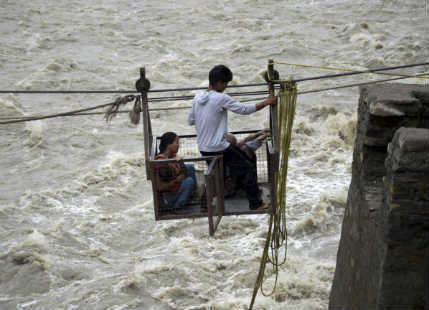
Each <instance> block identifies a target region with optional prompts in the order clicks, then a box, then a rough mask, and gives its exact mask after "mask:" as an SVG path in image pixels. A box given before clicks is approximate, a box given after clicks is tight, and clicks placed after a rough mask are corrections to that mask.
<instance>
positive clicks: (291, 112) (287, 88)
mask: <svg viewBox="0 0 429 310" xmlns="http://www.w3.org/2000/svg"><path fill="white" fill-rule="evenodd" d="M297 94H298V92H297V87H296V84H295V83H290V82H289V81H282V82H281V83H280V91H279V92H278V100H279V102H278V104H277V105H276V109H277V115H278V118H277V124H276V126H277V133H278V138H277V141H276V143H277V145H276V149H277V150H278V152H279V167H278V170H277V171H276V172H275V175H274V184H273V186H274V192H275V199H276V201H277V204H276V209H275V210H274V212H273V213H272V214H271V215H270V219H269V226H268V233H267V238H266V240H265V246H264V251H263V253H262V258H261V263H260V267H259V272H258V276H257V278H256V282H255V286H254V289H253V294H252V300H251V302H250V307H249V310H252V309H253V305H254V302H255V299H256V295H257V294H258V291H259V289H260V290H261V292H262V294H263V295H264V296H270V295H272V294H273V293H274V291H275V289H276V286H277V279H278V273H279V266H281V265H283V264H284V263H285V262H286V254H287V227H286V180H287V171H288V160H289V147H290V142H291V139H292V127H293V121H294V118H295V110H296V98H297ZM282 249H284V256H283V257H281V256H280V255H279V252H280V251H281V250H282ZM267 263H270V264H271V265H272V268H273V272H274V274H275V282H274V285H273V288H272V290H271V291H270V292H268V293H266V292H265V291H264V288H263V282H264V274H265V269H266V266H267Z"/></svg>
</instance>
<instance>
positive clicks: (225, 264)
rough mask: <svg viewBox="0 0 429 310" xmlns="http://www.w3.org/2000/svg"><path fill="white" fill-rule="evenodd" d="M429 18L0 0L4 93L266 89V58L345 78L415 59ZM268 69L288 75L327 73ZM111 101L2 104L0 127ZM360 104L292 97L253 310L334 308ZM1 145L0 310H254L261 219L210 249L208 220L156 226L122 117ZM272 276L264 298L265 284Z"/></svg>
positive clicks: (320, 7)
mask: <svg viewBox="0 0 429 310" xmlns="http://www.w3.org/2000/svg"><path fill="white" fill-rule="evenodd" d="M428 6H429V4H428V2H427V0H404V1H399V0H386V1H383V0H379V1H376V0H370V1H367V0H365V1H363V0H358V1H356V0H303V1H291V0H287V1H286V0H285V1H275V0H267V1H258V0H230V1H224V0H220V1H196V0H182V1H154V0H147V1H140V2H138V1H137V2H136V1H129V0H124V1H113V0H89V1H82V0H57V1H48V0H34V1H22V0H14V1H10V0H1V1H0V17H1V18H0V33H1V36H0V42H1V44H0V72H1V75H2V79H1V80H0V89H20V90H41V89H43V90H58V89H62V90H84V89H86V90H91V89H94V90H110V89H115V90H116V89H124V90H132V89H133V87H134V82H135V80H136V79H137V78H138V76H139V67H141V66H145V67H146V71H147V76H148V78H149V79H150V80H151V82H152V87H153V88H158V89H159V88H172V87H190V86H205V85H207V83H208V82H207V72H208V70H209V69H210V68H211V67H212V66H214V65H216V64H219V63H223V64H226V65H228V66H229V67H230V68H231V69H232V71H233V72H234V74H235V75H234V83H237V84H243V83H259V82H262V81H263V80H262V78H261V72H262V71H263V70H265V66H266V61H267V59H268V58H273V59H275V60H278V61H282V60H283V61H290V62H295V63H304V64H317V65H330V66H338V67H348V68H354V69H366V68H376V67H382V66H393V65H400V64H409V63H415V62H423V61H427V60H428V59H429V57H428V56H429V52H428V46H429V38H428V34H429V29H428V28H429V16H428V13H429V11H428V10H429V8H428ZM277 68H278V69H279V71H280V73H281V75H282V77H288V76H294V77H305V76H313V75H320V74H325V73H327V72H324V71H321V70H314V69H306V70H303V69H298V68H291V67H286V66H280V65H278V66H277ZM424 70H426V71H427V70H428V68H415V69H413V70H408V71H405V70H404V71H402V72H407V73H421V72H423V71H424ZM375 78H377V77H371V76H366V77H364V76H359V77H354V78H348V79H345V78H343V79H332V80H325V81H313V82H306V83H300V84H298V88H299V90H309V89H314V88H319V87H328V86H334V85H338V84H341V83H348V82H356V81H359V82H360V81H363V80H369V79H375ZM382 78H383V77H382ZM404 83H427V81H424V80H417V79H410V80H406V81H404ZM264 89H265V88H264V87H262V88H261V90H264ZM175 94H176V95H181V94H189V93H185V92H182V93H175ZM115 98H116V95H80V94H79V95H76V94H73V95H12V94H5V95H1V96H0V117H1V118H5V117H11V116H23V115H35V114H48V113H53V112H61V111H68V110H73V109H77V108H82V107H88V106H94V105H99V104H103V103H108V102H112V101H113V100H114V99H115ZM357 102H358V89H357V88H348V89H342V90H335V91H328V92H322V93H315V94H311V95H310V94H307V95H301V96H298V105H297V116H296V119H295V125H294V132H293V140H292V146H291V158H290V164H289V175H288V186H287V189H288V197H287V201H288V210H287V216H288V231H289V248H288V260H287V263H286V264H285V265H284V266H283V267H282V268H281V270H280V278H279V283H278V287H277V291H276V292H275V294H274V295H272V296H270V297H264V296H262V295H261V294H259V296H258V298H257V300H256V306H255V309H259V310H261V309H326V308H327V304H328V299H329V291H330V287H331V281H332V278H333V274H334V269H335V259H336V251H337V246H338V241H339V237H340V236H339V234H340V226H341V222H342V215H343V210H344V206H345V203H346V199H347V189H348V185H349V182H350V177H351V175H350V173H351V168H350V167H351V159H352V151H353V142H354V135H355V125H356V108H357ZM187 105H190V102H189V101H188V102H171V103H168V104H158V105H156V107H158V106H159V107H161V106H162V107H165V106H187ZM152 107H155V104H154V105H153V106H152ZM186 114H187V111H186V110H179V111H177V110H174V111H168V112H165V111H161V112H154V113H153V114H152V118H153V124H152V125H153V128H154V131H155V132H156V133H158V134H160V133H162V132H164V131H167V130H171V129H173V130H174V131H176V132H178V133H181V134H184V133H193V130H194V129H193V127H190V126H188V125H186V122H185V120H186V116H187V115H186ZM229 124H230V130H238V129H260V128H263V127H265V126H267V123H266V111H262V112H258V113H255V114H253V115H251V116H232V115H230V120H229ZM0 145H1V146H0V169H1V178H0V184H1V188H0V236H1V238H0V243H1V244H0V309H2V310H9V309H67V310H71V309H109V310H125V309H187V310H191V309H194V310H196V309H207V310H208V309H216V310H220V309H225V310H226V309H246V308H247V307H248V305H249V301H250V296H251V292H252V289H253V285H254V281H255V278H256V275H257V270H258V267H259V261H260V255H261V254H262V250H263V249H262V246H263V243H264V240H265V235H266V231H267V224H268V217H267V216H243V217H227V218H223V220H222V222H221V224H220V227H219V229H218V231H217V233H216V235H215V236H214V237H213V238H210V237H209V236H208V228H207V227H208V226H207V219H204V218H203V219H198V220H194V221H192V220H179V221H165V222H155V221H154V215H153V201H152V193H151V185H150V183H149V182H148V181H147V180H146V175H145V167H144V154H143V138H142V129H141V126H134V125H130V123H129V121H128V118H127V116H126V114H125V115H124V114H122V115H120V116H118V117H116V118H114V119H113V121H112V122H111V123H110V124H106V122H105V121H104V120H103V118H102V116H101V115H92V116H84V117H68V118H55V119H50V120H43V121H35V122H29V123H27V124H23V123H21V124H15V125H0ZM267 276H268V279H267V285H268V286H269V285H270V284H272V283H273V280H274V278H273V277H272V276H270V272H268V273H267Z"/></svg>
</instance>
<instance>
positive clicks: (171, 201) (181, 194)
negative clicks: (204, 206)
mask: <svg viewBox="0 0 429 310" xmlns="http://www.w3.org/2000/svg"><path fill="white" fill-rule="evenodd" d="M196 186H197V181H196V179H195V167H194V165H192V164H186V178H184V179H183V180H182V182H181V183H180V186H179V189H178V190H177V193H176V194H175V195H169V194H167V193H164V194H162V198H163V203H162V205H163V207H162V210H163V211H164V210H165V211H167V210H174V209H179V208H183V207H184V206H185V204H186V202H187V201H188V199H189V198H190V197H191V196H192V194H193V193H194V191H195V188H196Z"/></svg>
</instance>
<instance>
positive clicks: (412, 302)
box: [329, 84, 429, 310]
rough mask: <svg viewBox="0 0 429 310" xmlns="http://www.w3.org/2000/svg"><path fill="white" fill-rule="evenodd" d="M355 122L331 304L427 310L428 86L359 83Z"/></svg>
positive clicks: (428, 257)
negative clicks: (345, 205) (367, 85)
mask: <svg viewBox="0 0 429 310" xmlns="http://www.w3.org/2000/svg"><path fill="white" fill-rule="evenodd" d="M357 127H358V128H357V137H356V141H355V148H354V154H353V167H352V169H353V171H352V181H351V185H350V188H349V195H348V201H347V207H346V211H345V215H344V220H343V226H342V232H341V240H340V247H339V250H338V254H337V266H336V272H335V277H334V281H333V285H332V290H331V295H330V303H329V309H331V310H336V309H393V308H395V309H426V308H425V303H426V304H427V303H428V300H427V298H428V297H427V294H428V291H427V290H428V286H429V279H428V264H429V263H428V261H429V254H428V247H429V245H428V240H429V87H428V86H422V85H404V84H384V85H374V86H371V87H364V88H361V94H360V100H359V108H358V125H357ZM425 295H426V296H425ZM427 306H428V305H426V307H427ZM401 307H402V308H401Z"/></svg>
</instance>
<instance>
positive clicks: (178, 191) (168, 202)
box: [155, 132, 196, 211]
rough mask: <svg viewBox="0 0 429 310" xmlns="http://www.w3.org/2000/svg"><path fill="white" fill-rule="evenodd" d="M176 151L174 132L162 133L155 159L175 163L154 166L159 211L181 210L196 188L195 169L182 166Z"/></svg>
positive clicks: (177, 149)
mask: <svg viewBox="0 0 429 310" xmlns="http://www.w3.org/2000/svg"><path fill="white" fill-rule="evenodd" d="M178 151H179V136H178V135H177V134H176V133H174V132H166V133H164V134H163V135H162V136H161V142H160V145H159V154H157V155H156V156H155V159H175V160H176V161H175V162H169V163H162V162H160V163H158V164H156V165H155V170H156V173H155V174H156V177H157V184H158V192H159V194H160V195H159V198H160V205H161V211H171V210H177V209H183V208H184V206H185V204H186V202H187V201H188V200H189V198H190V197H192V195H193V193H194V191H195V188H196V179H195V167H194V165H193V164H184V162H183V160H182V159H181V158H180V157H178V156H177V152H178Z"/></svg>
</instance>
